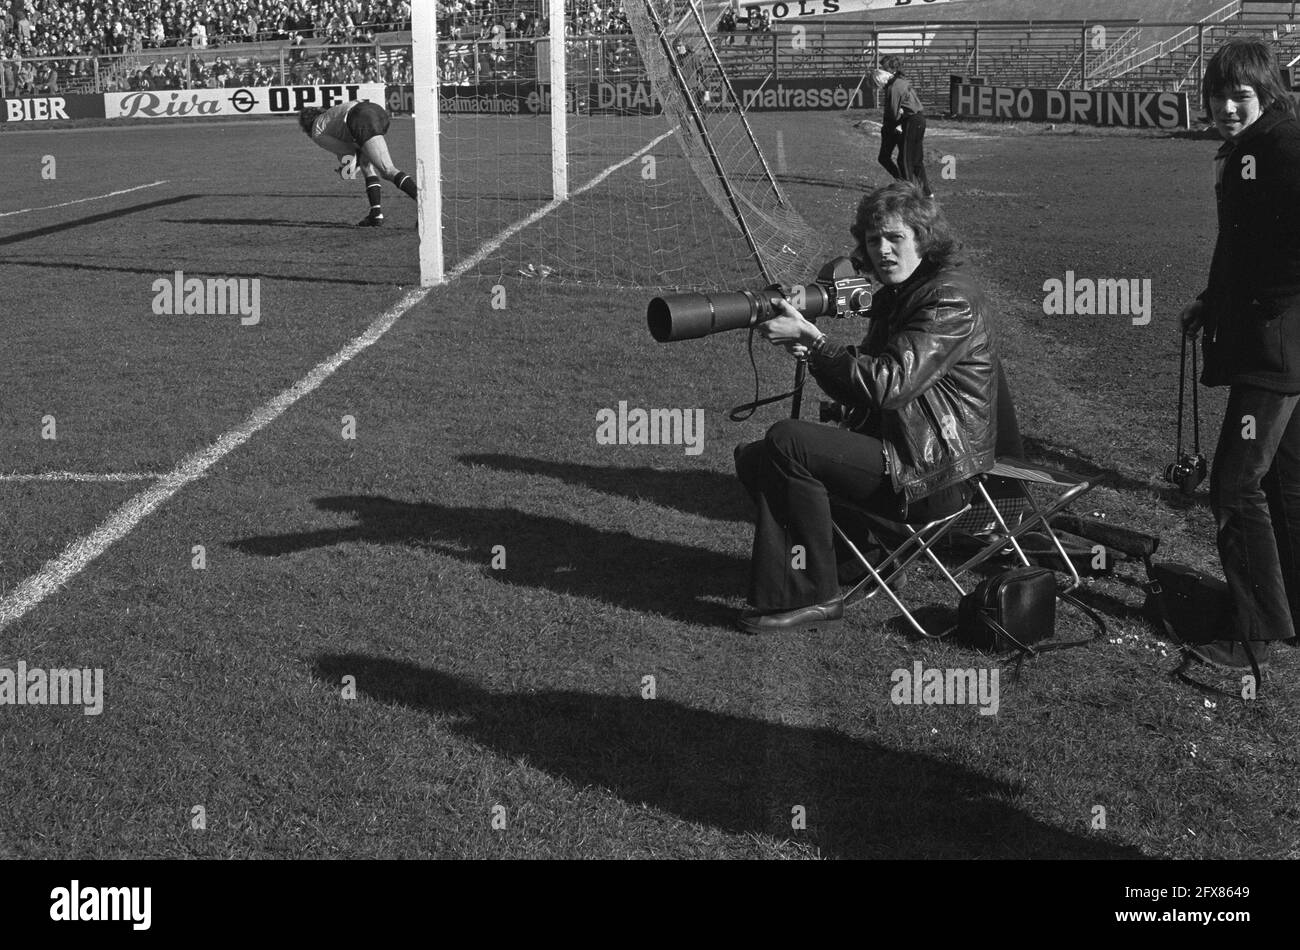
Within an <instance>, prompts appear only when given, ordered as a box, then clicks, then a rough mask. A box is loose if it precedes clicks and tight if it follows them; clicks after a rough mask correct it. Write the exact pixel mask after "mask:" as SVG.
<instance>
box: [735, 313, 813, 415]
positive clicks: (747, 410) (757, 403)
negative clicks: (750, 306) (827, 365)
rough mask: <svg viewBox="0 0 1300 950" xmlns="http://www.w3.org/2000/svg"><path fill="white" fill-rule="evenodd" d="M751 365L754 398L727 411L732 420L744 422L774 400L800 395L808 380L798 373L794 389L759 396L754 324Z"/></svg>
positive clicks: (750, 351)
mask: <svg viewBox="0 0 1300 950" xmlns="http://www.w3.org/2000/svg"><path fill="white" fill-rule="evenodd" d="M749 365H750V366H752V367H753V368H754V398H753V400H751V401H750V402H745V403H741V404H740V405H739V406H736V407H734V408H733V409H732V410H731V411H730V412H728V413H727V418H728V419H730V420H731V421H732V422H744V421H745V420H746V419H748V418H749V417H750V416H752V415H753V414H754V413H755V412H757V411H758V410H759V409H761V408H763V407H764V406H770V405H771V404H772V403H774V402H784V401H785V400H787V399H791V398H793V397H795V396H798V395H799V394H800V393H801V392H803V387H804V384H805V383H806V382H807V380H806V379H805V378H804V377H803V374H801V373H797V374H796V379H797V382H796V384H795V387H794V389H791V390H790V391H789V392H785V393H781V394H780V395H777V396H768V397H767V398H766V399H759V398H758V361H757V360H756V359H754V328H753V327H752V326H751V327H750V328H749Z"/></svg>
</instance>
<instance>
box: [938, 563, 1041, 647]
mask: <svg viewBox="0 0 1300 950" xmlns="http://www.w3.org/2000/svg"><path fill="white" fill-rule="evenodd" d="M1055 632H1056V576H1055V575H1054V574H1053V573H1052V572H1051V571H1049V570H1048V569H1047V568H1045V567H1013V568H1010V569H1009V570H1005V571H1002V572H1000V573H998V574H994V575H993V576H992V577H986V578H984V580H982V581H980V582H979V584H978V585H977V586H976V587H975V589H974V590H973V591H971V592H970V593H969V594H966V595H965V596H964V597H962V599H961V603H960V604H959V605H958V606H957V639H958V640H959V641H961V642H962V643H965V644H967V645H968V646H973V647H976V648H978V649H981V650H988V651H992V652H995V653H1000V652H1003V651H1006V650H1016V649H1019V650H1024V651H1027V652H1032V651H1030V650H1029V645H1030V644H1031V643H1038V642H1039V641H1040V640H1047V639H1049V638H1050V637H1051V636H1052V635H1053V634H1054V633H1055Z"/></svg>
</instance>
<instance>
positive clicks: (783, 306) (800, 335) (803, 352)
mask: <svg viewBox="0 0 1300 950" xmlns="http://www.w3.org/2000/svg"><path fill="white" fill-rule="evenodd" d="M776 309H777V310H779V311H780V312H781V314H780V316H777V317H773V318H772V319H771V320H764V321H763V322H762V323H760V324H759V325H758V332H759V333H761V334H762V335H763V339H765V340H767V341H768V342H769V343H776V344H779V345H781V346H784V347H785V348H786V351H787V352H788V353H789V354H790V355H791V356H793V357H795V358H796V359H806V358H807V356H808V346H809V345H810V344H812V343H814V342H816V341H817V340H818V339H819V338H820V337H821V335H822V332H821V331H820V330H818V329H817V325H816V324H815V323H812V322H810V321H808V320H806V319H804V316H803V314H801V313H800V312H799V311H798V310H796V309H795V308H794V307H792V306H791V305H790V303H789V301H786V300H779V301H777V302H776Z"/></svg>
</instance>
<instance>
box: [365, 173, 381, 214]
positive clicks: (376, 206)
mask: <svg viewBox="0 0 1300 950" xmlns="http://www.w3.org/2000/svg"><path fill="white" fill-rule="evenodd" d="M379 184H380V178H379V176H378V175H367V176H366V199H367V200H368V201H369V202H370V216H371V217H372V218H382V217H383V216H384V207H383V204H382V201H381V196H382V195H383V189H382V188H380V187H379Z"/></svg>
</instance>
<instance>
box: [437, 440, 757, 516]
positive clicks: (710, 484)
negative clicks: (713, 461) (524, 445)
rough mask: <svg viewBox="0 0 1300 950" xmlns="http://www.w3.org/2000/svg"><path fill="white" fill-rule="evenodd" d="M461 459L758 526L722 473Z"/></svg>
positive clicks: (737, 487) (736, 483)
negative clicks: (754, 523)
mask: <svg viewBox="0 0 1300 950" xmlns="http://www.w3.org/2000/svg"><path fill="white" fill-rule="evenodd" d="M457 461H459V462H463V463H464V464H466V465H484V466H487V467H488V468H494V469H496V470H498V471H501V472H512V473H516V474H521V475H543V476H545V477H547V478H556V479H559V480H560V481H564V482H568V483H569V484H571V485H581V486H583V487H584V488H591V489H594V490H595V491H598V492H604V493H605V494H607V495H622V496H623V497H625V498H631V499H632V500H633V501H649V502H653V503H654V504H656V505H660V506H661V507H664V508H673V509H676V510H678V511H684V512H686V513H687V514H692V515H701V516H702V517H705V518H713V519H715V520H718V521H743V522H747V523H752V522H753V520H754V505H753V503H752V502H751V501H750V500H749V497H748V496H747V495H746V494H745V489H744V487H743V486H742V485H741V484H740V480H739V479H738V478H736V476H735V475H725V474H723V473H721V472H704V471H699V470H687V471H672V470H663V469H655V468H620V467H618V466H612V465H579V464H577V463H574V462H552V461H548V460H546V459H539V458H527V457H524V456H519V455H501V454H479V455H462V456H460V457H459V458H458V459H457Z"/></svg>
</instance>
